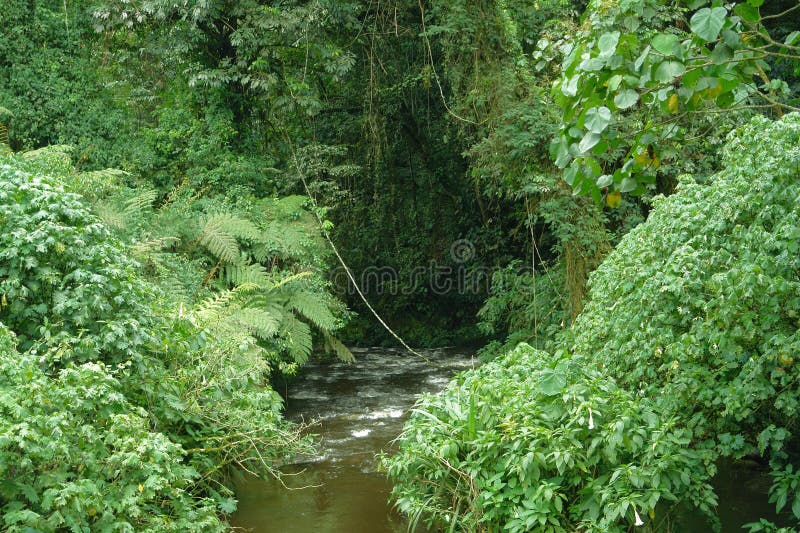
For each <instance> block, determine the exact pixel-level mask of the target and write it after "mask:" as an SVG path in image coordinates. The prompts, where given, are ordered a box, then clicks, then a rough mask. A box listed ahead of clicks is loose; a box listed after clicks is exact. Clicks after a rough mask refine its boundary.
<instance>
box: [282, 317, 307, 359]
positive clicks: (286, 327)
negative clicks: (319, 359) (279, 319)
mask: <svg viewBox="0 0 800 533" xmlns="http://www.w3.org/2000/svg"><path fill="white" fill-rule="evenodd" d="M282 333H283V339H284V341H285V342H286V347H287V349H288V351H289V355H290V356H291V357H292V358H293V359H294V360H295V361H296V362H298V363H300V364H303V363H305V362H306V361H308V358H309V356H310V355H311V347H312V342H313V341H312V338H311V328H310V327H309V326H308V324H306V323H305V322H302V321H300V320H298V319H297V318H296V317H295V316H294V315H292V314H291V313H287V315H286V317H285V318H284V320H283V324H282Z"/></svg>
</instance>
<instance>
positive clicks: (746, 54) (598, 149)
mask: <svg viewBox="0 0 800 533" xmlns="http://www.w3.org/2000/svg"><path fill="white" fill-rule="evenodd" d="M762 4H763V2H760V1H759V2H757V1H748V2H739V3H736V4H731V5H726V6H724V7H723V6H721V4H719V3H718V2H707V1H680V2H678V1H662V0H637V1H634V2H625V3H622V4H619V5H612V4H610V3H608V2H605V1H602V0H597V1H593V2H591V3H590V5H589V7H588V8H587V11H586V14H585V15H584V20H583V22H582V24H581V26H580V28H579V29H577V33H576V36H575V38H571V39H567V40H565V42H561V43H558V44H559V46H560V48H561V51H562V52H563V53H564V62H563V67H562V77H561V79H560V81H559V82H558V83H557V84H556V85H555V86H554V88H553V95H554V96H555V98H556V101H557V102H558V104H559V105H560V106H561V108H562V111H563V117H562V123H561V128H560V131H559V133H558V135H557V136H556V138H555V139H554V140H553V143H552V144H551V154H552V157H553V159H554V160H555V162H556V164H557V165H558V166H559V167H560V168H563V169H564V179H565V180H566V181H567V183H569V184H570V185H571V186H572V187H573V188H574V189H575V190H576V192H578V193H582V194H591V195H592V196H593V197H594V198H595V200H597V201H598V202H599V201H600V199H601V194H602V192H603V191H605V190H614V191H619V192H622V193H626V192H630V193H634V194H641V193H643V192H644V191H645V190H646V189H647V188H648V187H652V186H653V184H654V183H655V182H656V177H657V174H658V172H659V168H660V167H661V165H662V164H665V163H670V162H675V161H676V160H679V159H681V158H685V157H686V153H685V150H686V148H687V145H688V146H689V147H690V149H691V147H692V145H693V144H694V143H695V142H696V140H697V137H696V135H697V132H700V131H705V132H706V133H703V134H701V138H702V137H704V136H705V135H707V132H709V131H713V130H715V129H717V128H718V127H719V125H720V124H715V122H714V121H715V120H716V118H708V117H707V118H705V119H704V118H703V115H704V114H706V113H710V114H711V117H718V116H719V113H720V112H722V111H725V112H727V113H733V112H736V111H742V110H745V111H747V110H749V109H757V108H766V109H772V110H773V111H775V112H776V113H777V114H778V116H780V114H781V113H782V112H783V110H784V109H796V108H794V107H792V105H791V104H792V103H793V102H795V101H796V98H797V97H796V93H795V92H793V91H792V90H791V88H790V87H789V85H788V84H787V82H786V81H785V80H783V79H781V77H780V76H781V74H780V71H778V73H777V75H775V76H772V77H770V76H769V75H768V74H767V72H768V71H769V70H770V69H771V65H772V64H775V63H776V62H780V61H789V62H793V64H795V65H797V62H798V60H800V55H798V51H800V49H798V47H797V46H795V45H794V44H792V43H793V40H794V38H795V37H794V34H789V35H788V36H787V37H786V39H785V40H784V41H783V42H782V41H780V40H776V38H777V35H778V34H780V33H781V32H782V28H780V27H778V28H776V24H775V19H778V20H780V19H781V17H784V16H785V17H787V20H788V17H792V16H793V15H792V14H791V13H792V11H793V10H794V9H795V8H789V9H788V10H786V11H784V12H783V13H772V14H764V15H762V13H761V12H762V10H763V9H766V8H762ZM795 26H796V25H795ZM794 29H796V27H795V28H794ZM551 46H555V45H551ZM721 125H723V126H724V125H725V121H723V122H722V123H721ZM723 131H725V129H723Z"/></svg>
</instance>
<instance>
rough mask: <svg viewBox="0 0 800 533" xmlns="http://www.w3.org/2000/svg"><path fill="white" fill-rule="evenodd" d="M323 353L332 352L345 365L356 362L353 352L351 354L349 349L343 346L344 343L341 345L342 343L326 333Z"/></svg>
mask: <svg viewBox="0 0 800 533" xmlns="http://www.w3.org/2000/svg"><path fill="white" fill-rule="evenodd" d="M325 352H326V353H331V352H333V353H334V354H335V355H336V357H338V358H339V359H340V360H342V361H344V362H345V363H353V362H355V360H356V358H355V356H354V355H353V352H351V351H350V349H349V348H348V347H347V346H345V345H344V343H342V341H340V340H339V339H337V338H336V337H334V336H333V335H330V334H328V333H325Z"/></svg>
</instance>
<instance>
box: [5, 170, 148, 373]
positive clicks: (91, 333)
mask: <svg viewBox="0 0 800 533" xmlns="http://www.w3.org/2000/svg"><path fill="white" fill-rule="evenodd" d="M23 165H24V166H28V167H30V166H31V163H27V164H26V163H24V162H20V163H16V162H14V160H13V159H10V158H9V159H8V160H0V295H2V306H0V320H2V321H4V322H5V323H6V325H7V326H8V327H9V328H10V329H11V330H12V331H14V332H15V333H16V334H17V335H18V338H19V342H20V347H21V348H22V349H28V348H30V347H32V346H33V345H34V344H35V342H36V341H38V340H40V339H46V340H47V342H48V343H50V344H55V343H57V342H59V341H65V342H66V341H68V342H69V343H70V344H71V349H70V351H69V357H70V358H73V359H77V360H82V361H86V360H89V359H97V358H103V359H107V360H124V359H128V358H130V357H131V356H133V355H134V354H136V353H137V350H138V349H139V348H140V347H142V346H143V345H144V344H145V343H147V342H149V341H151V340H152V339H151V338H150V336H151V335H150V333H149V332H148V325H149V324H148V323H151V322H153V318H152V316H153V312H152V310H149V309H147V305H148V304H149V303H151V302H152V300H153V297H152V295H151V294H147V292H148V288H147V286H146V284H145V283H144V282H143V281H142V280H141V279H140V278H138V277H137V275H136V264H135V263H134V262H133V261H131V260H130V259H129V254H128V253H126V252H125V250H123V248H122V246H121V244H120V243H119V242H118V241H116V240H115V239H112V238H111V236H110V233H109V231H108V230H107V229H106V228H105V226H103V224H101V223H100V221H99V220H98V219H97V218H96V217H95V216H94V215H92V214H91V212H90V211H89V210H88V209H87V208H86V206H85V205H84V203H83V202H82V200H81V198H80V196H78V195H77V194H72V193H67V192H65V191H64V190H63V188H61V187H60V186H59V185H58V184H57V182H56V181H55V180H54V179H52V178H51V179H49V180H48V179H44V178H42V177H41V176H40V175H38V174H34V173H30V172H27V171H25V170H22V168H21V167H23ZM151 292H152V291H151ZM110 317H113V318H114V320H108V318H110Z"/></svg>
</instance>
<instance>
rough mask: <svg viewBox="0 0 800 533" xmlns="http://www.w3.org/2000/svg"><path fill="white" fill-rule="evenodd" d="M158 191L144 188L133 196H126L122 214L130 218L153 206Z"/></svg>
mask: <svg viewBox="0 0 800 533" xmlns="http://www.w3.org/2000/svg"><path fill="white" fill-rule="evenodd" d="M157 195H158V193H157V192H156V190H155V189H150V188H147V189H144V190H143V191H141V192H139V193H138V194H137V195H136V196H134V197H133V198H128V199H127V200H126V201H125V208H124V209H123V211H122V212H123V214H124V215H125V217H126V218H130V217H133V216H136V215H139V214H141V213H142V212H143V211H145V210H146V209H149V208H151V207H153V202H155V201H156V196H157Z"/></svg>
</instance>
